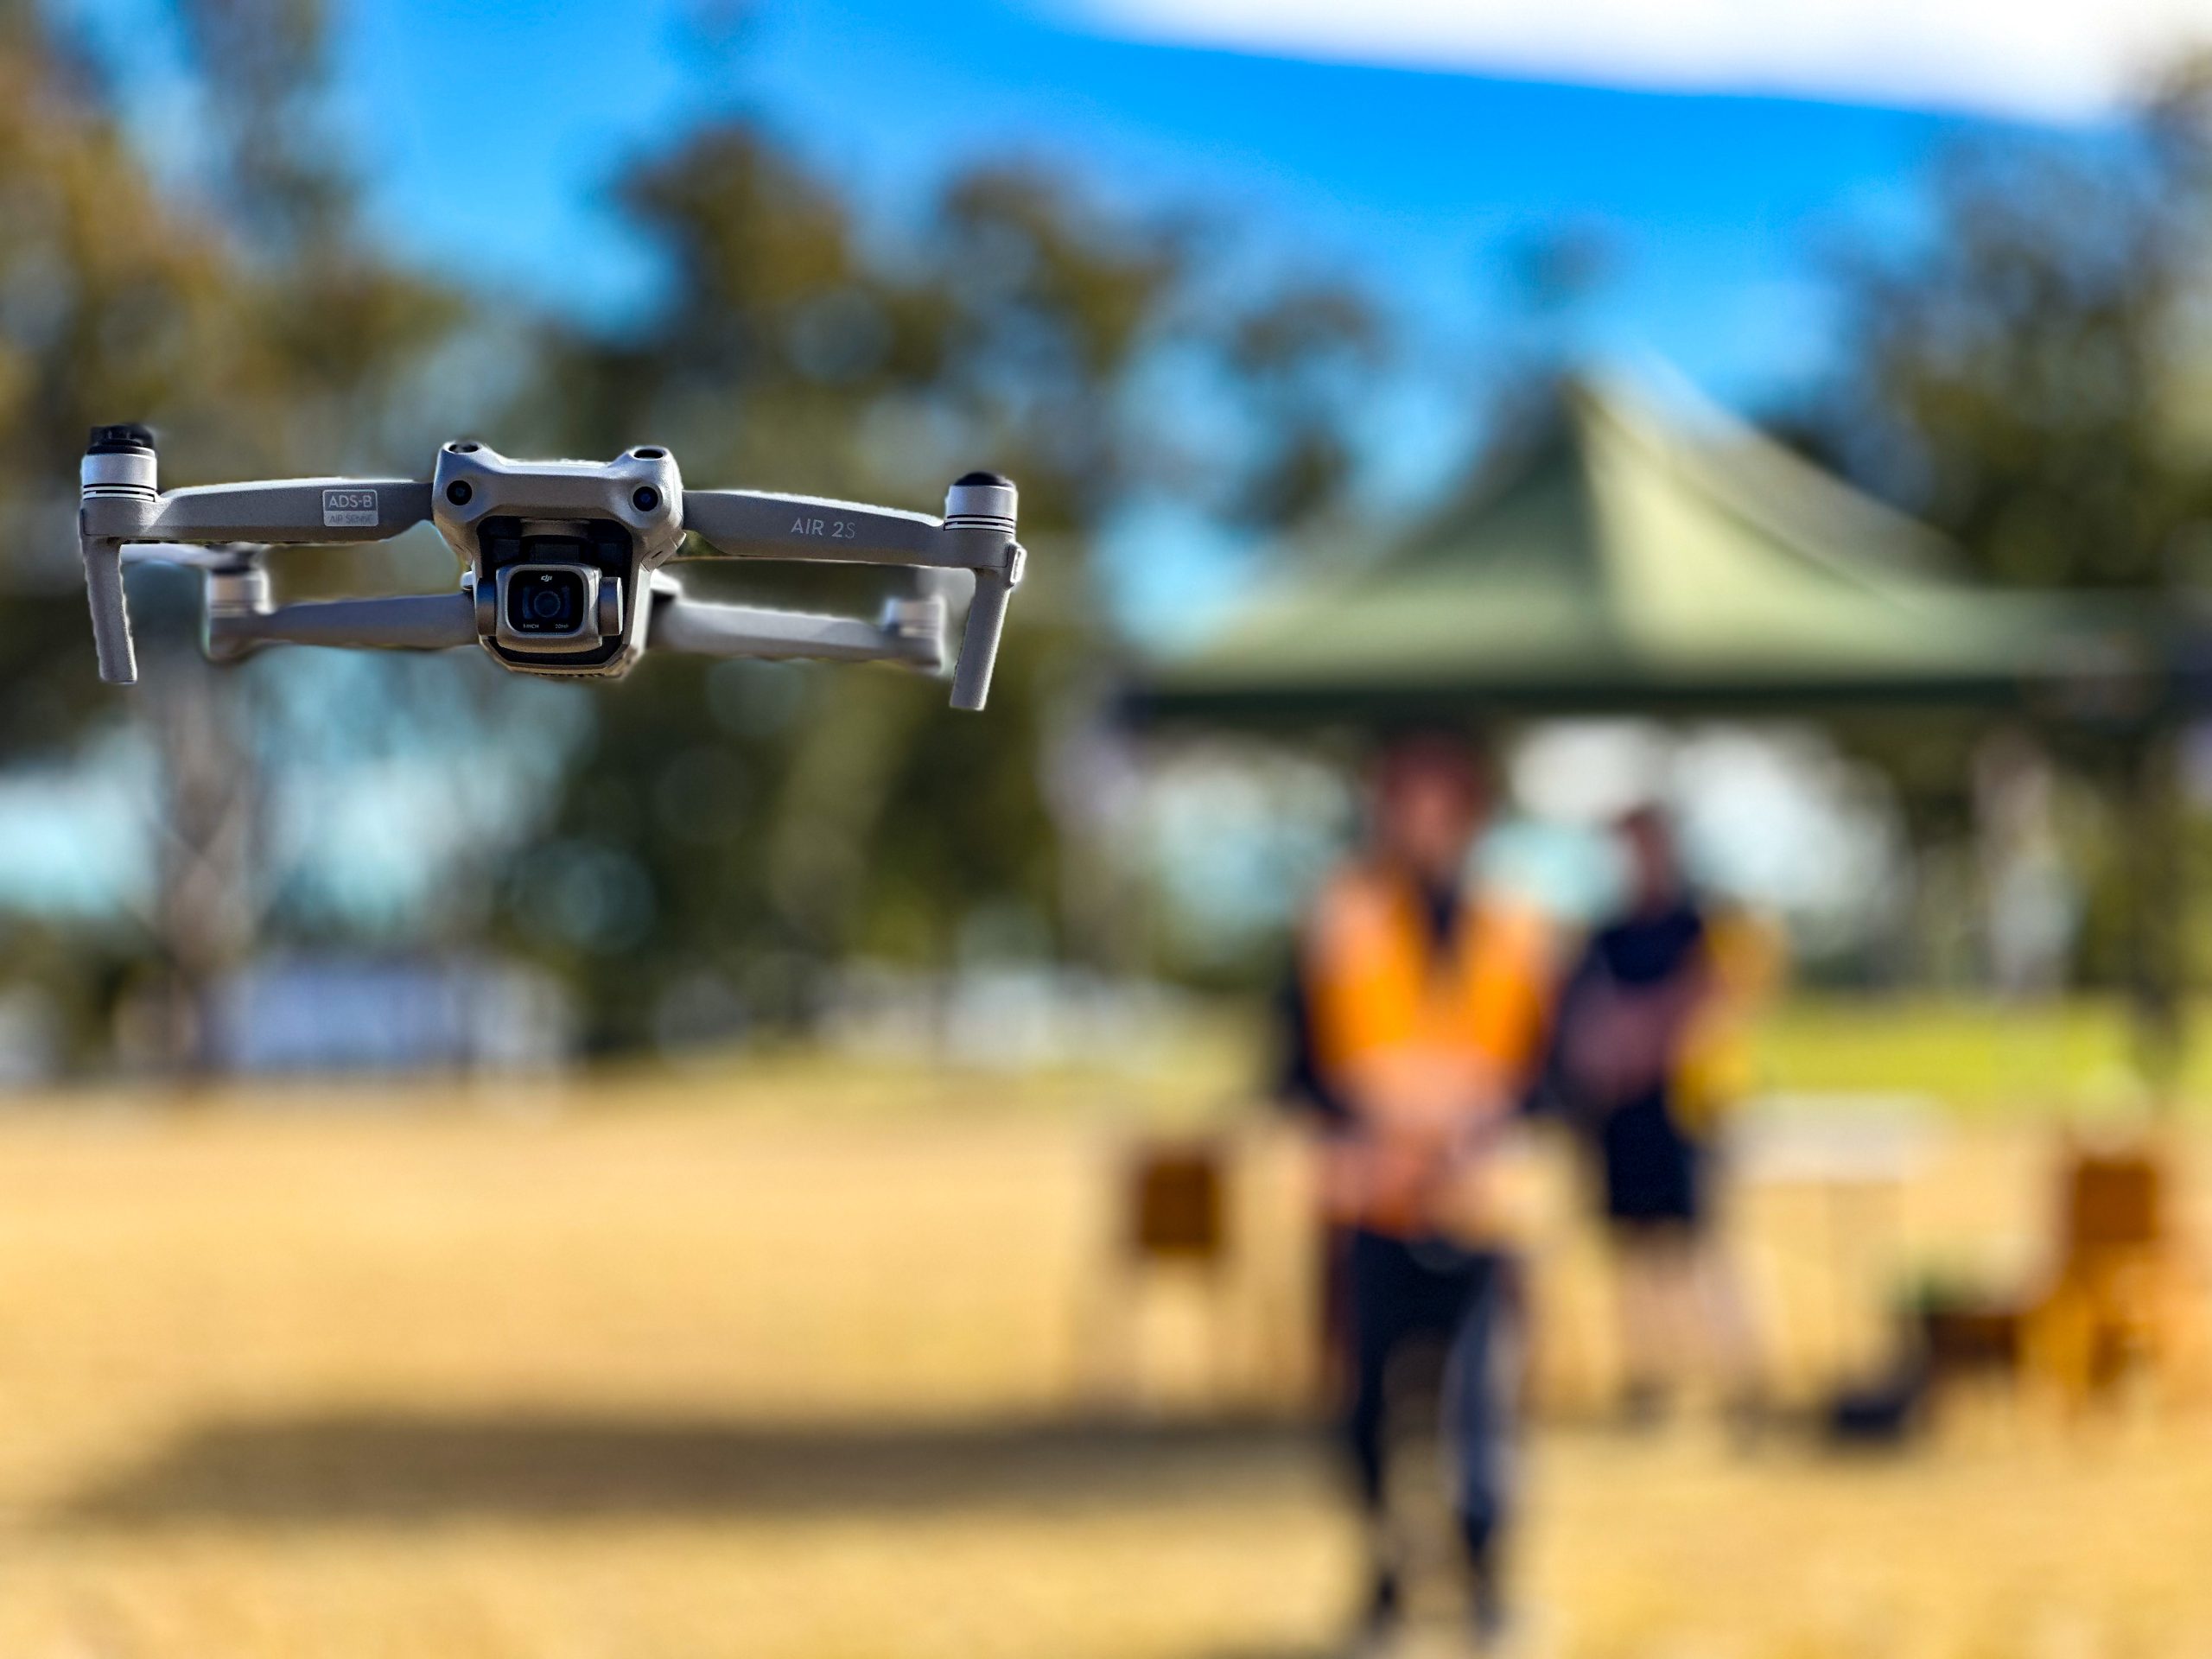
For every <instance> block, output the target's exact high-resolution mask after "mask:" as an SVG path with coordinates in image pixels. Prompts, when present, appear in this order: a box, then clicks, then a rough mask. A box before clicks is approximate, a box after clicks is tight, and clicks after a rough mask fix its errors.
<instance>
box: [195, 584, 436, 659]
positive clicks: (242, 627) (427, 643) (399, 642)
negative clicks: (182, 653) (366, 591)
mask: <svg viewBox="0 0 2212 1659" xmlns="http://www.w3.org/2000/svg"><path fill="white" fill-rule="evenodd" d="M475 643H476V596H475V594H471V593H467V592H466V591H461V592H454V593H450V594H393V595H391V596H390V597H388V598H384V599H333V600H321V601H308V602H305V603H302V604H297V605H279V606H277V607H275V608H274V609H271V610H265V611H256V610H228V609H225V610H217V609H214V608H213V607H210V609H209V611H208V613H207V645H208V649H209V652H211V654H213V655H215V656H219V657H231V656H238V655H242V654H244V652H245V651H247V650H248V649H250V648H251V647H252V646H254V645H347V646H353V647H366V648H368V649H372V650H384V651H450V650H453V649H454V648H455V647H456V646H460V645H474V644H475Z"/></svg>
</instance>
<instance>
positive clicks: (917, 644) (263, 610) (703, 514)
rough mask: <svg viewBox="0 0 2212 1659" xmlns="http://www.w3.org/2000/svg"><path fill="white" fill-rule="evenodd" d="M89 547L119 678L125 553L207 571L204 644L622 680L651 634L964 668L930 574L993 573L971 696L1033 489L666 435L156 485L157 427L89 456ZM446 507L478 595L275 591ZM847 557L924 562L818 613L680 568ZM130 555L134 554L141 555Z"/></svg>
mask: <svg viewBox="0 0 2212 1659" xmlns="http://www.w3.org/2000/svg"><path fill="white" fill-rule="evenodd" d="M81 476H82V494H81V497H80V501H79V511H78V518H77V526H78V527H77V537H78V549H79V552H80V553H81V554H82V555H83V556H84V561H85V585H86V590H87V592H88V593H89V594H90V596H91V600H92V639H93V643H94V645H96V646H97V647H98V649H99V663H100V677H101V678H102V679H103V680H106V681H109V682H111V683H115V684H118V685H129V684H131V683H134V682H135V681H136V680H137V677H138V671H137V658H136V656H135V654H134V652H133V649H132V645H131V638H130V613H129V612H128V610H127V609H126V608H125V606H124V590H123V567H124V563H125V561H126V558H127V559H128V560H129V561H130V562H132V563H137V562H140V561H148V560H151V561H159V562H162V563H173V564H183V565H189V566H193V567H195V568H197V569H200V570H201V571H202V572H203V573H204V574H205V576H206V588H207V614H206V625H205V633H204V636H203V643H204V645H205V646H206V649H207V654H208V655H209V656H210V657H211V658H216V659H218V660H228V659H231V658H238V657H242V656H244V655H245V654H246V653H247V652H250V651H252V650H254V649H255V648H256V647H257V646H260V645H271V644H277V643H290V644H294V645H346V646H365V647H382V648H385V649H390V650H399V651H444V650H448V649H451V648H453V647H454V646H459V645H482V646H483V647H484V649H485V650H486V651H488V652H491V653H492V655H493V658H496V659H497V660H498V661H499V664H501V665H502V666H504V667H506V668H510V669H512V670H514V671H517V672H518V673H524V674H554V675H567V676H588V677H598V678H601V679H611V678H616V677H620V676H621V675H623V674H626V673H627V672H629V671H630V670H631V668H632V667H633V666H634V665H635V664H636V663H637V661H638V658H639V657H640V656H642V655H643V654H644V652H645V647H646V645H648V644H651V645H653V646H654V647H655V648H657V649H658V650H662V651H679V652H690V653H693V654H695V655H701V656H709V657H762V658H794V657H810V658H827V659H829V660H832V661H836V662H891V663H903V664H907V665H909V666H911V667H914V668H918V669H921V670H923V671H925V672H929V673H941V672H943V671H944V668H945V666H946V661H945V633H946V605H945V599H944V595H943V594H941V593H939V592H937V591H935V590H936V588H937V586H938V583H937V582H935V581H934V580H933V579H932V576H931V573H935V572H938V571H949V570H956V569H962V570H969V571H972V572H974V573H975V577H976V596H975V599H974V600H973V601H972V602H971V603H970V604H969V609H968V620H967V625H966V628H965V631H964V632H963V635H962V639H961V646H960V656H959V660H958V663H957V666H956V667H955V669H954V672H953V680H952V706H953V707H954V708H956V709H981V708H982V706H983V702H984V698H985V696H987V695H988V692H989V690H990V683H991V668H992V664H993V663H994V662H995V659H996V658H997V656H998V648H999V632H1000V629H1001V626H1003V625H1004V623H1005V620H1006V607H1007V600H1008V598H1009V596H1010V595H1011V594H1012V593H1013V590H1014V587H1015V586H1016V585H1017V584H1018V583H1019V582H1020V580H1021V568H1022V563H1023V553H1022V550H1021V547H1020V544H1019V543H1016V542H1015V540H1014V508H1015V492H1014V486H1013V485H1012V484H1011V483H1009V482H1008V481H1007V480H1005V479H1003V478H1001V477H998V476H997V475H995V474H990V473H970V474H968V475H967V476H966V477H965V478H963V479H961V480H959V481H958V482H957V483H956V484H954V485H953V486H952V487H951V489H950V491H948V492H947V493H946V495H945V501H944V518H942V519H937V518H930V517H928V516H926V515H925V514H923V513H918V512H897V511H894V510H893V509H890V508H885V507H867V506H858V505H854V504H852V503H850V502H845V501H827V500H820V499H815V498H813V497H811V496H800V495H772V494H766V493H758V492H754V491H751V490H687V489H685V488H684V487H683V480H681V478H680V477H679V476H678V474H677V469H676V461H675V458H674V457H673V456H671V454H669V452H668V451H667V450H665V449H661V448H654V447H652V446H651V445H645V446H641V447H639V448H634V449H632V450H629V451H628V452H627V453H626V454H622V455H620V456H618V457H617V458H616V459H615V460H613V461H608V462H607V463H606V464H604V465H600V464H597V463H594V462H589V461H509V460H507V459H506V458H505V456H502V455H499V454H494V453H493V451H492V450H490V449H487V448H485V447H484V446H483V445H481V444H479V443H471V442H465V441H464V442H454V443H448V444H447V445H445V446H444V447H443V448H442V449H440V450H439V451H438V460H437V467H436V469H435V473H434V474H433V475H432V476H431V478H430V480H429V482H427V483H425V482H423V481H422V480H415V479H397V478H364V479H345V478H312V479H292V480H283V481H279V482H272V483H258V484H214V485H206V486H199V487H196V488H191V489H181V490H170V491H168V492H167V493H162V491H160V490H159V488H158V487H157V486H156V458H155V453H154V440H153V435H152V434H151V433H149V431H148V430H147V429H145V428H144V427H142V426H102V427H95V428H94V429H92V442H91V443H90V445H89V446H88V447H87V448H86V451H85V461H84V468H83V472H82V475H81ZM426 520H427V521H429V523H431V524H435V525H436V526H437V529H438V533H439V534H440V535H441V536H442V537H444V538H445V540H446V543H447V545H448V546H449V547H451V548H452V549H453V550H454V553H455V554H456V555H457V556H459V557H460V559H461V565H462V571H461V588H460V589H459V591H458V592H454V593H447V594H400V595H397V596H394V597H391V598H385V599H340V600H329V601H319V602H312V603H301V604H290V605H278V604H276V603H275V602H274V601H273V600H272V598H271V596H270V583H269V573H268V570H267V569H266V568H265V564H264V561H265V560H266V558H267V556H268V554H269V552H270V550H271V548H272V547H277V546H306V545H316V546H321V545H328V544H331V543H341V542H381V541H387V540H390V539H391V537H395V536H397V535H398V534H399V533H400V532H401V531H405V530H408V529H410V528H412V527H413V526H414V525H416V524H422V523H423V522H424V521H426ZM687 531H688V532H690V535H691V536H692V537H695V538H696V551H695V552H693V553H692V555H691V556H721V557H724V558H732V559H785V560H809V561H827V562H833V563H851V564H873V565H892V566H901V567H905V568H906V569H911V570H913V571H917V572H919V573H922V574H921V575H919V576H918V579H917V580H916V581H915V582H914V583H913V585H912V591H911V592H909V593H907V594H903V595H902V596H900V597H897V598H894V599H893V600H892V601H889V602H888V603H887V606H886V607H885V608H884V611H883V613H881V615H880V617H878V618H877V619H876V620H874V621H870V620H865V619H862V618H858V617H843V616H817V615H810V614H807V613H801V612H796V611H779V610H769V609H763V608H760V607H754V606H748V605H730V604H721V603H711V602H709V601H702V600H696V599H693V598H691V597H690V596H689V595H687V594H685V593H684V591H683V588H682V586H681V585H680V584H678V582H677V581H676V579H675V577H674V576H673V575H671V574H669V573H667V572H665V571H663V570H662V569H660V567H661V566H662V565H663V564H664V563H667V562H668V561H670V560H671V559H675V558H679V557H682V556H685V555H686V552H687V548H686V543H685V533H686V532H687ZM126 550H127V551H126Z"/></svg>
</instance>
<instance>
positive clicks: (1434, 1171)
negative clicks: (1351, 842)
mask: <svg viewBox="0 0 2212 1659" xmlns="http://www.w3.org/2000/svg"><path fill="white" fill-rule="evenodd" d="M1300 971H1301V977H1302V980H1303V988H1304V991H1305V997H1306V1017H1307V1020H1308V1021H1309V1031H1310V1040H1311V1042H1312V1045H1313V1063H1314V1066H1315V1069H1316V1071H1318V1073H1319V1077H1320V1079H1321V1081H1322V1082H1323V1084H1325V1085H1326V1086H1327V1088H1328V1089H1329V1090H1330V1092H1331V1093H1332V1095H1333V1096H1336V1097H1337V1098H1338V1099H1340V1100H1342V1101H1343V1102H1344V1103H1345V1104H1346V1105H1347V1106H1348V1107H1350V1108H1351V1113H1352V1118H1353V1123H1352V1128H1351V1133H1350V1134H1349V1135H1345V1136H1344V1137H1342V1139H1341V1140H1340V1141H1339V1144H1338V1146H1337V1147H1336V1148H1335V1149H1334V1151H1333V1154H1332V1159H1331V1165H1332V1167H1331V1169H1330V1171H1329V1179H1328V1181H1327V1199H1328V1207H1329V1209H1330V1210H1331V1212H1332V1214H1333V1215H1335V1216H1336V1217H1337V1218H1338V1219H1339V1220H1344V1221H1348V1222H1352V1223H1356V1224H1360V1225H1363V1226H1370V1227H1375V1228H1376V1229H1378V1230H1383V1231H1389V1232H1398V1233H1411V1232H1418V1231H1421V1230H1425V1229H1427V1227H1429V1226H1431V1225H1432V1224H1435V1222H1436V1220H1437V1216H1436V1213H1435V1212H1436V1211H1438V1210H1439V1209H1440V1207H1442V1199H1441V1197H1440V1193H1441V1189H1442V1188H1443V1187H1445V1186H1446V1185H1449V1184H1450V1183H1451V1182H1452V1180H1453V1179H1454V1177H1455V1175H1457V1174H1461V1173H1465V1167H1464V1166H1465V1164H1466V1162H1467V1160H1468V1149H1469V1145H1470V1137H1471V1135H1472V1134H1473V1132H1474V1131H1476V1130H1478V1128H1480V1127H1481V1126H1482V1125H1483V1124H1484V1122H1486V1121H1488V1120H1490V1119H1491V1118H1494V1117H1497V1116H1501V1115H1503V1114H1504V1113H1506V1112H1509V1111H1510V1109H1512V1107H1513V1105H1514V1104H1515V1103H1516V1102H1517V1100H1518V1099H1519V1097H1520V1095H1521V1092H1522V1090H1523V1089H1524V1088H1525V1087H1526V1085H1527V1084H1528V1082H1529V1077H1530V1076H1531V1075H1532V1073H1533V1072H1534V1071H1535V1066H1536V1064H1537V1062H1538V1059H1539V1057H1540V1051H1541V1046H1542V1043H1543V1039H1544V1033H1545V1030H1546V1026H1547V1023H1548V1019H1549V1015H1550V1001H1551V989H1552V979H1553V975H1552V972H1551V963H1550V952H1549V949H1548V938H1547V936H1546V930H1545V928H1544V927H1543V925H1542V924H1541V920H1540V919H1539V918H1536V917H1535V915H1534V914H1532V913H1530V912H1523V911H1518V910H1515V909H1512V908H1510V907H1507V906H1501V905H1495V904H1490V903H1478V902H1476V901H1474V900H1471V899H1463V900H1462V901H1461V909H1460V913H1459V917H1458V918H1457V921H1456V923H1455V925H1454V926H1453V928H1452V934H1451V938H1450V939H1449V941H1448V943H1447V944H1446V948H1445V949H1444V950H1441V951H1440V950H1438V948H1437V944H1436V941H1435V938H1434V936H1433V931H1432V929H1431V927H1430V924H1429V918H1427V916H1426V915H1425V914H1424V913H1423V905H1422V899H1421V894H1420V893H1418V892H1417V891H1416V890H1415V889H1414V887H1413V885H1412V883H1410V882H1409V881H1408V880H1405V879H1404V878H1403V877H1402V876H1400V875H1398V874H1396V873H1395V872H1393V871H1390V870H1388V869H1385V868H1377V867H1376V866H1373V865H1367V864H1363V865H1355V866H1352V867H1350V868H1346V869H1344V870H1341V871H1339V872H1338V874H1336V875H1335V876H1334V877H1332V879H1331V880H1329V881H1328V882H1327V883H1326V884H1325V887H1323V889H1322V891H1321V893H1320V896H1319V899H1318V900H1317V902H1316V904H1315V906H1314V909H1313V917H1312V919H1311V922H1310V925H1309V926H1308V928H1307V931H1306V938H1305V942H1304V949H1303V951H1302V953H1301V959H1300Z"/></svg>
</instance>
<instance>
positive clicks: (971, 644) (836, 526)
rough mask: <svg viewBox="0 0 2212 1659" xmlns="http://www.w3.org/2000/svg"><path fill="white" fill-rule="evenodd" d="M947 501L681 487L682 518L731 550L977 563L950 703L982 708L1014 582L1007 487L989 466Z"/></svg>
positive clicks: (945, 565)
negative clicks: (910, 506) (932, 506)
mask: <svg viewBox="0 0 2212 1659" xmlns="http://www.w3.org/2000/svg"><path fill="white" fill-rule="evenodd" d="M944 505H945V516H944V518H942V519H937V518H930V517H929V516H927V515H926V514H925V513H918V512H896V511H893V510H892V509H889V508H885V507H868V506H861V505H855V503H852V502H849V501H830V500H824V499H820V498H818V497H815V496H806V495H778V494H773V493H769V492H766V491H759V490H686V491H685V492H684V493H683V524H684V528H685V529H687V530H689V531H691V532H692V533H693V534H694V535H696V537H698V538H699V539H700V540H701V541H702V542H704V543H707V544H708V545H709V547H711V548H713V549H714V550H715V551H716V552H718V553H721V554H722V555H724V556H727V557H730V558H739V559H804V560H811V561H823V562H830V563H846V564H886V565H906V566H911V567H920V568H922V569H952V570H972V571H974V572H975V574H976V598H975V602H974V603H973V604H971V605H970V606H969V609H968V621H967V624H966V626H965V627H964V629H963V632H962V635H961V643H960V659H959V663H958V665H957V669H956V670H955V671H954V675H953V682H952V706H953V707H954V708H956V709H981V708H982V706H983V703H984V701H985V700H986V698H988V696H989V695H990V689H991V670H992V667H993V665H994V664H995V663H996V661H997V658H998V650H999V634H1000V631H1001V629H1002V628H1003V627H1004V626H1005V623H1006V611H1007V601H1008V599H1009V598H1010V597H1011V595H1012V594H1013V590H1014V588H1015V587H1017V586H1018V585H1019V584H1020V581H1021V567H1022V563H1023V555H1022V550H1021V547H1020V543H1017V542H1016V541H1015V540H1014V506H1015V496H1014V486H1013V485H1011V484H1009V483H1007V480H1004V479H1002V478H1000V477H997V476H996V475H995V474H989V473H970V474H968V475H967V476H966V477H965V478H963V479H961V480H959V481H958V482H957V483H956V484H954V485H953V486H952V488H951V489H950V491H949V492H947V493H946V496H945V504H944Z"/></svg>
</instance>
